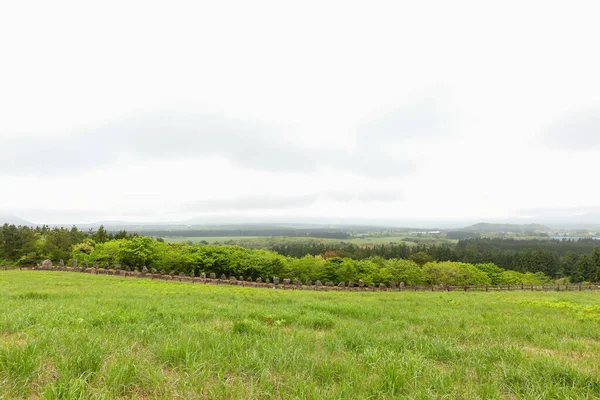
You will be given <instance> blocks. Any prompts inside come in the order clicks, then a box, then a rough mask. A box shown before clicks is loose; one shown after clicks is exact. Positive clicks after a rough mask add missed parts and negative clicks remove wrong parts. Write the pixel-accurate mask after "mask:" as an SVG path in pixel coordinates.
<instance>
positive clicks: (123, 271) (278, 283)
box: [32, 260, 600, 292]
mask: <svg viewBox="0 0 600 400" xmlns="http://www.w3.org/2000/svg"><path fill="white" fill-rule="evenodd" d="M32 269H33V270H37V271H65V272H80V273H88V274H94V275H113V276H122V277H131V278H146V279H160V280H166V281H177V282H189V283H200V284H212V285H235V286H244V287H255V288H270V289H291V290H323V291H373V292H375V291H379V292H381V291H429V292H453V291H464V292H468V291H480V292H493V291H513V290H526V291H588V290H600V283H585V284H573V283H570V284H564V283H561V284H550V283H548V284H536V285H533V284H513V285H461V286H450V285H405V284H404V282H400V283H399V284H396V282H394V281H393V280H392V281H391V282H390V284H389V285H386V284H385V283H379V284H377V285H376V284H373V283H371V284H369V285H367V284H365V282H363V281H362V280H359V281H358V282H356V283H355V282H353V281H349V282H339V283H337V284H334V283H333V282H325V283H322V282H321V281H319V280H317V281H315V282H312V281H311V280H310V279H308V280H307V281H306V282H304V283H303V282H300V281H299V280H297V279H294V280H291V279H279V278H278V277H274V278H272V280H271V279H269V278H266V279H265V280H263V279H262V278H261V277H258V278H256V279H253V278H251V277H243V276H239V277H235V276H230V277H227V276H225V275H224V274H222V275H220V276H219V277H217V276H216V274H215V273H209V274H206V273H204V272H203V273H201V274H200V275H199V276H194V274H193V273H192V274H191V276H189V275H186V274H185V273H183V272H180V273H179V274H176V273H175V271H170V272H169V273H166V272H165V271H164V270H161V271H157V270H156V269H154V268H152V269H150V270H149V269H148V268H146V267H143V268H142V269H141V270H139V269H138V268H134V269H133V270H131V268H130V267H128V266H125V267H122V266H121V265H119V264H117V265H115V266H114V267H113V268H109V267H108V264H105V265H104V266H103V267H102V268H101V267H100V266H99V265H98V263H95V264H94V265H93V266H91V267H90V266H89V265H87V263H83V265H82V266H80V267H78V266H77V261H74V262H72V263H71V266H69V267H67V266H65V265H64V263H63V262H62V261H61V262H60V263H59V265H58V266H55V265H52V262H51V261H50V260H45V261H44V262H43V263H42V264H41V265H37V266H35V267H33V268H32Z"/></svg>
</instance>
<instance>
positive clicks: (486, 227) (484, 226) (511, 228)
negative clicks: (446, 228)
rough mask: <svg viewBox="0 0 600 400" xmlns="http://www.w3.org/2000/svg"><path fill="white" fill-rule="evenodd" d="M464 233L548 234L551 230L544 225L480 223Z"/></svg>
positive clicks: (463, 229)
mask: <svg viewBox="0 0 600 400" xmlns="http://www.w3.org/2000/svg"><path fill="white" fill-rule="evenodd" d="M461 231H464V232H478V233H503V232H506V233H507V232H512V233H525V232H550V231H551V229H550V228H548V227H547V226H545V225H540V224H490V223H487V222H480V223H477V224H475V225H471V226H467V227H466V228H462V229H461Z"/></svg>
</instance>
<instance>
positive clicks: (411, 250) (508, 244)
mask: <svg viewBox="0 0 600 400" xmlns="http://www.w3.org/2000/svg"><path fill="white" fill-rule="evenodd" d="M272 249H273V250H274V251H276V252H278V253H280V254H283V255H288V256H292V257H299V256H302V255H304V254H311V255H318V254H325V253H328V252H333V253H335V254H337V255H339V256H341V257H350V258H353V259H358V260H360V259H368V258H371V257H382V258H385V259H391V258H402V259H412V258H414V257H423V255H426V256H427V260H435V261H457V262H464V263H470V264H483V263H493V264H496V265H497V266H499V267H501V268H503V269H506V270H512V271H518V272H523V273H526V272H532V273H538V272H542V273H544V274H546V275H548V276H550V277H552V278H568V279H569V280H570V281H571V282H582V281H594V282H597V281H600V246H599V243H598V241H597V240H593V239H583V240H537V239H533V240H522V239H501V238H495V239H489V238H470V239H464V240H460V241H459V242H458V244H457V245H456V246H454V247H451V246H448V245H431V246H424V245H417V246H409V245H407V244H405V243H402V244H394V243H390V244H385V245H384V244H382V245H372V246H358V245H355V244H351V243H339V244H324V243H286V244H281V245H278V244H276V245H274V246H272Z"/></svg>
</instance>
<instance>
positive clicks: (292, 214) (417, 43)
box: [0, 0, 600, 224]
mask: <svg viewBox="0 0 600 400" xmlns="http://www.w3.org/2000/svg"><path fill="white" fill-rule="evenodd" d="M598 15H600V5H598V2H597V1H587V2H581V1H548V0H545V1H524V0H520V1H502V2H498V1H495V2H489V1H481V0H478V1H451V2H450V1H439V2H431V1H412V2H401V1H389V2H378V1H362V2H352V1H347V0H345V1H324V0H319V1H314V2H313V1H295V2H290V1H282V0H278V1H272V2H265V1H257V0H255V1H239V2H232V1H223V0H222V1H212V2H203V1H190V2H177V1H168V2H167V1H163V2H151V1H139V2H134V1H123V0H120V1H102V2H85V1H73V2H65V1H59V0H57V1H39V2H31V1H26V0H20V1H12V2H9V1H6V2H2V3H1V5H0V50H1V53H0V54H1V57H2V62H0V151H1V158H0V188H1V192H0V193H1V194H2V196H0V212H6V213H11V214H15V215H18V216H20V217H23V218H26V219H28V220H31V221H33V222H35V223H84V222H94V221H100V220H126V221H174V220H190V219H192V220H208V219H211V220H218V219H223V220H228V221H233V220H239V221H246V220H288V221H290V222H300V221H324V222H335V221H363V222H365V221H379V222H385V221H393V222H394V223H398V224H400V223H402V222H406V223H409V222H411V221H417V220H418V221H436V220H445V221H452V220H473V221H479V220H499V221H513V222H514V221H523V222H536V220H539V219H543V218H544V217H547V216H548V215H562V217H563V218H567V219H568V218H569V216H571V215H574V216H578V215H579V216H580V215H581V214H582V213H586V212H590V210H592V211H591V212H595V213H598V212H599V211H598V210H600V208H598V206H600V196H598V195H599V194H600V189H599V185H598V176H599V174H598V172H599V170H600V73H599V71H600V52H599V51H598V46H599V45H598V40H599V38H600V24H599V23H598ZM595 222H598V221H595Z"/></svg>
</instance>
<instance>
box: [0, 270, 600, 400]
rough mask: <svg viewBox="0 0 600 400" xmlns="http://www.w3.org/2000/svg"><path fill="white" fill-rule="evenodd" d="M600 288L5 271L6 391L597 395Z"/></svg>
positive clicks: (0, 354)
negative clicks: (474, 288)
mask: <svg viewBox="0 0 600 400" xmlns="http://www.w3.org/2000/svg"><path fill="white" fill-rule="evenodd" d="M599 296H600V293H598V292H499V293H476V292H469V293H462V292H452V293H440V292H435V293H429V292H416V293H415V292H374V293H373V292H352V293H349V292H333V291H332V292H313V291H291V290H290V291H283V290H274V289H253V288H244V287H236V286H215V285H202V284H190V283H179V282H166V281H159V280H148V279H135V278H123V277H117V276H98V275H91V274H78V273H64V272H49V271H19V270H9V271H0V299H1V301H2V306H1V308H0V398H6V399H15V398H45V399H88V398H97V399H110V398H163V399H173V398H181V399H189V398H215V399H222V398H234V399H263V398H264V399H271V398H273V399H281V398H284V399H294V398H297V399H323V398H326V399H388V398H409V399H431V398H446V399H472V398H481V399H494V398H499V399H504V398H506V399H513V398H519V399H521V398H522V399H547V398H560V399H563V398H564V399H581V398H600V363H599V362H598V354H600V298H599Z"/></svg>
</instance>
